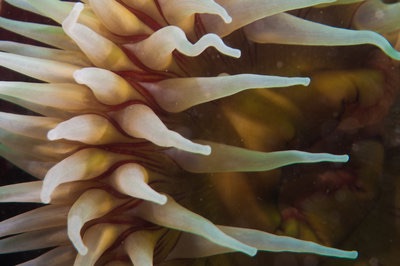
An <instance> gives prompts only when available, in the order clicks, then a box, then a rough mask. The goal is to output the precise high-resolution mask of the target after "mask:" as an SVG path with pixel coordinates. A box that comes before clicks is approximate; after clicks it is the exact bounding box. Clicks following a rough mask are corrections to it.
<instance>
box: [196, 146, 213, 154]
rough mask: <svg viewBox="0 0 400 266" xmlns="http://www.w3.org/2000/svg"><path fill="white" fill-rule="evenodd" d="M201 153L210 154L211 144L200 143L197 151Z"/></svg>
mask: <svg viewBox="0 0 400 266" xmlns="http://www.w3.org/2000/svg"><path fill="white" fill-rule="evenodd" d="M199 153H200V154H202V155H207V156H208V155H210V154H211V146H210V145H202V149H201V150H200V151H199Z"/></svg>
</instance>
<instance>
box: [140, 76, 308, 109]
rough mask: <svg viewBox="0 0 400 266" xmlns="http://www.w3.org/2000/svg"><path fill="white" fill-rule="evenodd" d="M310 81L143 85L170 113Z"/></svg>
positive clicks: (237, 79)
mask: <svg viewBox="0 0 400 266" xmlns="http://www.w3.org/2000/svg"><path fill="white" fill-rule="evenodd" d="M309 82H310V79H309V78H286V77H278V76H264V75H252V74H240V75H233V76H219V77H210V78H175V79H166V80H163V81H160V82H158V83H142V85H143V86H144V87H145V88H146V89H147V90H148V91H149V92H150V93H151V94H152V95H153V97H154V98H155V99H156V101H157V103H158V104H159V105H160V106H161V107H162V108H163V109H164V110H166V111H168V112H181V111H184V110H186V109H188V108H190V107H192V106H195V105H198V104H201V103H205V102H210V101H213V100H216V99H219V98H222V97H227V96H230V95H232V94H235V93H238V92H240V91H243V90H248V89H256V88H276V87H288V86H293V85H304V86H307V85H308V84H309Z"/></svg>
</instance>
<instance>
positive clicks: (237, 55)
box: [231, 49, 242, 58]
mask: <svg viewBox="0 0 400 266" xmlns="http://www.w3.org/2000/svg"><path fill="white" fill-rule="evenodd" d="M231 56H232V57H234V58H240V57H241V56H242V52H241V51H240V50H239V49H232V53H231Z"/></svg>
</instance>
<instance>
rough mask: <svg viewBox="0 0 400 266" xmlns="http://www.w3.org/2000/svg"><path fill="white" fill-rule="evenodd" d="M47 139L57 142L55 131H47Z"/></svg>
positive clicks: (57, 137)
mask: <svg viewBox="0 0 400 266" xmlns="http://www.w3.org/2000/svg"><path fill="white" fill-rule="evenodd" d="M47 139H48V140H57V139H59V136H58V134H57V131H56V130H55V129H52V130H49V132H47Z"/></svg>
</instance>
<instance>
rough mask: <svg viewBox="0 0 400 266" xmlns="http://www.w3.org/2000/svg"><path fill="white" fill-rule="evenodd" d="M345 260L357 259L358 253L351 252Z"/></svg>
mask: <svg viewBox="0 0 400 266" xmlns="http://www.w3.org/2000/svg"><path fill="white" fill-rule="evenodd" d="M347 258H349V259H357V258H358V252H357V251H355V250H353V251H349V252H348V256H347Z"/></svg>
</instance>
